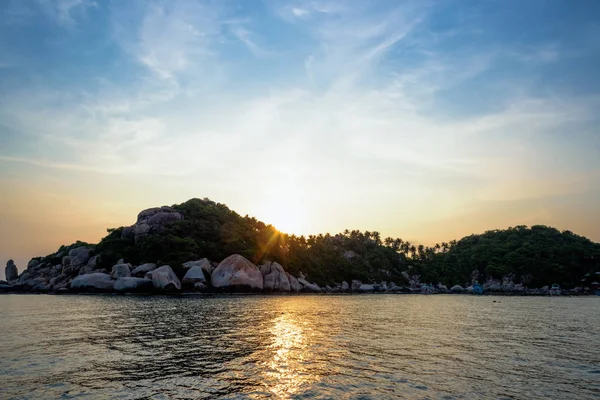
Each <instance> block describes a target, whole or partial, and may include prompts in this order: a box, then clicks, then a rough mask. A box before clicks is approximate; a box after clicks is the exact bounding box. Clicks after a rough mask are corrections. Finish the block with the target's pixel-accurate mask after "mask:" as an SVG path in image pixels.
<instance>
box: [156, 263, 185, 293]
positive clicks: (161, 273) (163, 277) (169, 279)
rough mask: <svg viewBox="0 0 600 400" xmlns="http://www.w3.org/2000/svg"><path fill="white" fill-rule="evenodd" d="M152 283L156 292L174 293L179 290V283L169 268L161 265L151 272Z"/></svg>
mask: <svg viewBox="0 0 600 400" xmlns="http://www.w3.org/2000/svg"><path fill="white" fill-rule="evenodd" d="M151 274H152V283H153V284H154V287H155V288H156V289H158V290H163V291H169V292H170V291H176V290H181V282H180V281H179V278H177V275H175V273H174V272H173V270H172V269H171V267H170V266H168V265H163V266H162V267H159V268H157V269H155V270H154V271H152V272H151Z"/></svg>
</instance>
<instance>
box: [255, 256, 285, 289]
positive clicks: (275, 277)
mask: <svg viewBox="0 0 600 400" xmlns="http://www.w3.org/2000/svg"><path fill="white" fill-rule="evenodd" d="M260 272H261V274H262V275H263V289H264V290H270V291H275V292H289V291H291V290H292V288H291V286H290V280H289V278H288V276H287V274H286V273H285V270H284V269H283V267H282V266H281V264H279V263H276V262H268V263H266V264H263V265H261V266H260Z"/></svg>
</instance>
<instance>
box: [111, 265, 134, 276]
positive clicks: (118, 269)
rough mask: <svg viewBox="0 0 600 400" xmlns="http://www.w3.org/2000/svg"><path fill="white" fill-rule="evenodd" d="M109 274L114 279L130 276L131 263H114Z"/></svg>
mask: <svg viewBox="0 0 600 400" xmlns="http://www.w3.org/2000/svg"><path fill="white" fill-rule="evenodd" d="M110 274H111V275H112V277H113V278H115V279H118V278H126V277H129V276H131V264H117V265H114V266H113V267H112V271H111V272H110Z"/></svg>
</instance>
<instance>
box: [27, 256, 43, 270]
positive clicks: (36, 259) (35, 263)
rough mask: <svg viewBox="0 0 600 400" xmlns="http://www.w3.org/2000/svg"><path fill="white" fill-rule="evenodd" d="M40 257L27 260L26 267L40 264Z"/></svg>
mask: <svg viewBox="0 0 600 400" xmlns="http://www.w3.org/2000/svg"><path fill="white" fill-rule="evenodd" d="M40 262H41V261H40V259H39V258H32V259H31V260H29V262H28V263H27V269H30V268H31V269H33V268H35V267H37V266H38V265H39V264H40Z"/></svg>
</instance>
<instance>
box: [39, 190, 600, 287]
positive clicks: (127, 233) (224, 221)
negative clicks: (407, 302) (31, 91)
mask: <svg viewBox="0 0 600 400" xmlns="http://www.w3.org/2000/svg"><path fill="white" fill-rule="evenodd" d="M82 246H85V247H87V248H88V249H89V255H88V256H89V257H93V256H96V258H94V266H93V267H91V268H90V271H93V270H96V269H99V270H101V269H104V270H107V271H110V270H111V267H112V266H113V265H115V264H116V263H118V260H120V259H123V260H126V261H127V262H128V263H130V264H132V265H140V264H143V263H155V264H157V265H164V264H166V265H170V266H171V267H172V269H173V270H174V272H175V274H176V275H177V276H179V277H182V276H183V275H184V274H185V269H184V267H183V264H184V263H185V262H187V261H190V260H198V259H201V258H207V259H209V260H212V261H217V262H218V261H221V260H223V259H225V258H226V257H228V256H230V255H232V254H239V255H242V256H243V257H245V258H247V259H248V260H250V261H251V262H252V263H254V264H256V265H259V264H261V263H264V262H266V261H274V262H277V263H279V264H281V265H283V266H284V267H285V270H286V271H287V272H288V273H290V274H292V275H294V276H299V275H301V274H304V275H306V276H307V277H310V279H311V281H312V282H315V283H317V284H319V285H333V284H334V283H336V282H337V283H339V282H342V281H347V282H350V281H352V280H361V281H363V282H380V281H394V282H398V283H401V284H404V285H412V286H415V285H418V284H419V283H421V282H431V283H434V284H437V283H443V284H445V285H448V287H450V286H451V285H454V284H461V285H469V284H470V283H471V282H472V281H474V280H478V281H479V282H486V281H487V282H492V281H498V282H501V281H502V280H504V281H510V282H512V283H515V284H516V283H521V284H523V285H525V286H530V287H540V286H544V285H550V284H552V283H560V284H561V285H563V286H567V287H574V286H577V285H579V283H580V280H581V277H582V276H583V275H585V274H586V273H595V271H598V270H600V244H598V243H594V242H592V241H590V240H589V239H586V238H584V237H582V236H578V235H576V234H574V233H572V232H570V231H564V232H560V231H558V230H557V229H554V228H550V227H546V226H532V227H526V226H517V227H514V228H508V229H505V230H494V231H488V232H485V233H483V234H474V235H470V236H467V237H464V238H462V239H460V240H459V241H451V242H448V243H440V244H436V245H435V246H431V247H426V246H422V245H419V246H415V245H414V244H411V243H410V242H408V241H404V240H402V239H400V238H385V239H382V238H381V237H380V234H379V233H378V232H360V231H357V230H353V231H349V230H346V231H344V232H342V233H339V234H335V235H331V234H324V235H322V234H320V235H310V236H308V237H304V236H295V235H288V234H285V233H282V232H279V231H278V230H277V229H276V228H275V227H273V226H272V225H268V224H266V223H264V222H261V221H258V220H257V219H256V218H252V217H249V216H241V215H239V214H237V213H236V212H235V211H232V210H230V209H229V208H228V207H227V206H226V205H224V204H220V203H216V202H213V201H211V200H209V199H191V200H189V201H187V202H185V203H182V204H176V205H173V206H171V207H166V206H164V207H159V208H153V209H149V210H144V211H142V212H141V213H140V214H139V215H138V218H137V221H136V223H135V224H134V225H132V226H129V227H118V228H111V229H108V235H107V236H106V237H104V238H103V239H102V240H101V241H100V243H98V244H97V245H89V244H87V243H81V242H77V243H74V244H72V245H70V246H63V247H61V248H60V249H59V250H58V251H57V252H56V253H54V254H51V255H48V256H46V257H39V258H37V259H35V260H37V263H38V264H44V265H46V264H47V265H48V266H53V265H57V266H58V265H59V264H61V262H62V263H63V264H64V262H63V261H62V257H64V256H65V255H66V254H68V253H69V251H71V250H73V249H76V248H80V247H82ZM86 254H87V253H86ZM80 268H81V266H80ZM75 272H77V271H67V273H75ZM81 272H82V271H78V273H79V274H81ZM63 273H64V271H63Z"/></svg>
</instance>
